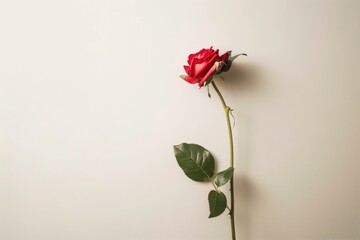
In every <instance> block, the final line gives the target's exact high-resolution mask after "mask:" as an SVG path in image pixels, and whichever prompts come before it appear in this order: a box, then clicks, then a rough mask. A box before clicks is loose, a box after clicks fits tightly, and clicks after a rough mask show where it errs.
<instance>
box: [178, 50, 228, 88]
mask: <svg viewBox="0 0 360 240" xmlns="http://www.w3.org/2000/svg"><path fill="white" fill-rule="evenodd" d="M229 56H230V54H229V52H226V53H224V54H223V55H221V56H219V49H217V50H214V49H212V47H210V48H209V49H205V48H203V49H201V50H200V51H199V52H197V53H194V54H190V55H189V57H188V61H187V62H188V64H189V66H184V68H185V71H186V73H187V74H188V75H181V76H180V77H181V78H183V79H184V80H185V81H187V82H189V83H191V84H195V83H198V84H199V86H200V87H202V86H204V83H205V82H206V81H207V80H209V79H210V78H211V77H212V76H213V75H214V74H215V73H216V72H218V71H220V70H221V67H222V66H223V65H224V62H226V60H228V58H229Z"/></svg>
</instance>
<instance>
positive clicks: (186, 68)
mask: <svg viewBox="0 0 360 240" xmlns="http://www.w3.org/2000/svg"><path fill="white" fill-rule="evenodd" d="M184 69H185V72H186V73H187V74H188V75H190V67H189V66H184Z"/></svg>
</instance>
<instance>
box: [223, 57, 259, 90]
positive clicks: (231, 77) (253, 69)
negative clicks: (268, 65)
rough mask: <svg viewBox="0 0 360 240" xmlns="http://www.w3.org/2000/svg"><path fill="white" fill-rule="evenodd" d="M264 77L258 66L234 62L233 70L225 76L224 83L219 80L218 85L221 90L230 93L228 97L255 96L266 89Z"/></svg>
mask: <svg viewBox="0 0 360 240" xmlns="http://www.w3.org/2000/svg"><path fill="white" fill-rule="evenodd" d="M262 75H263V74H262V73H261V71H260V69H259V67H258V66H256V65H253V64H251V63H237V62H234V63H233V64H232V66H231V70H230V71H228V72H226V73H224V74H223V79H224V81H221V80H218V81H217V84H218V85H219V87H220V88H221V90H222V89H223V90H224V91H226V92H228V93H229V94H226V95H227V96H238V95H242V94H246V95H248V94H254V93H256V92H258V91H260V90H261V89H263V87H264V84H265V83H264V82H263V81H261V79H262V77H261V76H262Z"/></svg>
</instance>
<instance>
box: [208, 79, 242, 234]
mask: <svg viewBox="0 0 360 240" xmlns="http://www.w3.org/2000/svg"><path fill="white" fill-rule="evenodd" d="M211 84H212V85H213V87H214V89H215V91H216V93H217V94H218V96H219V98H220V100H221V103H222V105H223V108H224V111H225V116H226V123H227V127H228V133H229V142H230V167H232V168H233V167H234V142H233V135H232V129H231V123H230V112H231V111H232V109H231V108H230V107H229V106H227V105H226V102H225V100H224V98H223V96H222V95H221V93H220V91H219V89H218V88H217V86H216V84H215V81H212V82H211ZM234 175H235V173H234V174H233V176H232V177H231V179H230V195H231V203H230V209H229V211H230V213H229V214H230V218H231V235H232V240H236V233H235V207H234Z"/></svg>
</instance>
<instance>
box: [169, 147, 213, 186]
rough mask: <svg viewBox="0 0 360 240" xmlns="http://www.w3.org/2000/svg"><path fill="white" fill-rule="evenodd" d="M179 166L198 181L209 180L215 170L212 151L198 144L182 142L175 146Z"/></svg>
mask: <svg viewBox="0 0 360 240" xmlns="http://www.w3.org/2000/svg"><path fill="white" fill-rule="evenodd" d="M174 153H175V157H176V160H177V162H178V164H179V166H180V167H181V168H182V170H183V171H184V173H185V174H186V176H188V177H189V178H190V179H192V180H194V181H197V182H209V181H211V177H212V176H213V175H214V171H215V161H214V157H213V156H212V155H211V153H210V152H209V151H208V150H206V149H205V148H204V147H202V146H200V145H198V144H188V143H181V144H179V145H175V146H174Z"/></svg>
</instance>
